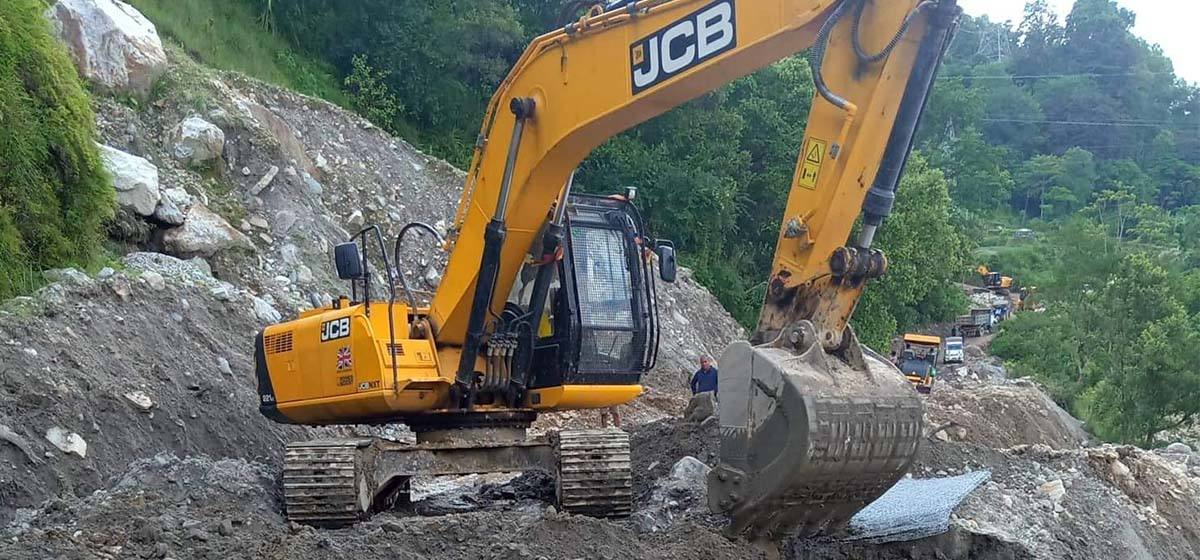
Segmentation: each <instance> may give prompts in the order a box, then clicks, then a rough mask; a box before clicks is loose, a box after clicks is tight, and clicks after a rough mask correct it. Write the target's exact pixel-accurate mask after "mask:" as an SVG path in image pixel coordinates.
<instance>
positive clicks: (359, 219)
mask: <svg viewBox="0 0 1200 560" xmlns="http://www.w3.org/2000/svg"><path fill="white" fill-rule="evenodd" d="M346 223H348V224H350V227H352V228H358V227H362V225H363V213H362V210H355V211H354V212H351V213H350V217H349V218H347V219H346Z"/></svg>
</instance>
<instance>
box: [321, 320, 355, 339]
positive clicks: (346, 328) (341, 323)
mask: <svg viewBox="0 0 1200 560" xmlns="http://www.w3.org/2000/svg"><path fill="white" fill-rule="evenodd" d="M347 336H350V318H349V317H342V318H341V319H334V320H332V321H325V322H324V323H321V342H328V341H330V340H337V339H339V338H346V337H347Z"/></svg>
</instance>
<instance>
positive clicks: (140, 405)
mask: <svg viewBox="0 0 1200 560" xmlns="http://www.w3.org/2000/svg"><path fill="white" fill-rule="evenodd" d="M121 396H123V397H125V400H127V401H129V403H130V404H132V405H133V406H134V407H136V408H137V409H138V410H140V411H142V412H150V409H152V408H154V401H153V400H151V399H150V396H149V395H147V394H146V393H144V392H142V391H130V392H128V393H125V394H124V395H121Z"/></svg>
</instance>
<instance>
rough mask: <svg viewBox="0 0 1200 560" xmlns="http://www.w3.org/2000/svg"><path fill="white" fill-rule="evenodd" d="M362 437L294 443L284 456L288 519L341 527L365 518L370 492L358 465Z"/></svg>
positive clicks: (284, 485) (289, 446)
mask: <svg viewBox="0 0 1200 560" xmlns="http://www.w3.org/2000/svg"><path fill="white" fill-rule="evenodd" d="M362 447H363V440H360V439H338V440H315V441H306V442H294V443H290V444H288V446H287V449H286V451H285V452H284V458H283V501H284V509H285V512H286V513H287V519H288V521H295V522H297V523H303V524H305V525H314V526H319V527H344V526H347V525H351V524H354V523H356V522H358V521H360V520H362V519H365V518H366V517H367V515H369V514H368V510H369V508H370V505H371V495H372V493H371V491H370V488H368V484H367V480H366V477H365V473H363V472H362V470H363V469H362V468H361V466H360V462H361V457H360V450H361V449H362Z"/></svg>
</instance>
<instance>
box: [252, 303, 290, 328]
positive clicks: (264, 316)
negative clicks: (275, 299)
mask: <svg viewBox="0 0 1200 560" xmlns="http://www.w3.org/2000/svg"><path fill="white" fill-rule="evenodd" d="M253 301H254V315H255V316H256V317H258V319H259V320H260V321H263V322H265V323H272V324H273V323H278V322H279V321H282V320H283V315H280V314H279V312H278V311H276V310H275V308H274V307H272V306H271V304H269V303H267V302H266V301H264V300H263V299H261V298H258V297H254V298H253Z"/></svg>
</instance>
